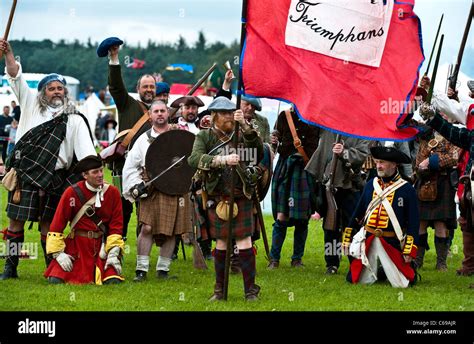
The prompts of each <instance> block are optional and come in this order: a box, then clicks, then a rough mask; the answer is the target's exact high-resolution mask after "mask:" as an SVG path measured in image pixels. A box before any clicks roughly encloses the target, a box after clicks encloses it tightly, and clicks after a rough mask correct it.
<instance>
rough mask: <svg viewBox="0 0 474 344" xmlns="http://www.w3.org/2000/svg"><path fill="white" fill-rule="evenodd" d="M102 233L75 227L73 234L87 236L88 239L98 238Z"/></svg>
mask: <svg viewBox="0 0 474 344" xmlns="http://www.w3.org/2000/svg"><path fill="white" fill-rule="evenodd" d="M103 234H104V233H102V231H86V230H83V229H75V230H74V235H78V236H81V237H85V238H89V239H99V238H100V237H102V235H103Z"/></svg>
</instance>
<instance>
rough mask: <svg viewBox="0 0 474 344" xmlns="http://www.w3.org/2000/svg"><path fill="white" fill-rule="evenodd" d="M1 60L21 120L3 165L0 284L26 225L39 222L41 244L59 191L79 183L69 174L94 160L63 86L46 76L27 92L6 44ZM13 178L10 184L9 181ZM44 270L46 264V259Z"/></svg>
mask: <svg viewBox="0 0 474 344" xmlns="http://www.w3.org/2000/svg"><path fill="white" fill-rule="evenodd" d="M0 51H1V52H3V54H4V56H5V65H6V68H5V74H6V77H7V79H8V82H9V83H10V85H11V87H12V90H13V93H14V94H15V95H16V97H17V98H18V100H19V103H20V106H21V109H22V116H21V118H20V123H19V125H18V130H17V143H16V145H15V148H14V150H13V152H12V154H11V156H10V159H9V161H8V162H7V170H8V171H9V172H8V173H9V174H10V175H9V176H8V173H7V176H6V177H10V178H7V180H10V181H11V180H17V182H16V183H14V182H12V183H11V184H10V186H9V187H8V189H9V191H10V192H9V194H8V205H7V215H8V218H9V220H10V221H9V225H8V229H7V232H6V237H7V249H8V253H7V259H6V263H5V271H4V273H3V274H2V275H0V280H4V279H9V278H17V277H18V274H17V267H18V262H19V254H20V252H21V245H22V243H23V241H24V225H25V222H26V221H32V222H36V221H38V222H39V228H40V230H41V244H42V246H43V251H45V249H46V235H47V233H48V231H49V227H50V224H51V221H52V219H53V216H54V212H55V210H56V207H57V205H58V202H59V199H60V197H61V194H62V193H63V191H64V190H65V188H66V187H67V186H69V185H72V184H74V183H75V182H76V181H78V180H79V179H74V178H78V177H77V176H75V175H73V174H72V173H71V172H70V170H72V169H71V167H73V166H72V165H73V159H74V157H75V158H76V159H77V160H81V159H82V158H84V157H86V156H88V155H96V151H95V148H94V144H93V141H92V135H91V133H90V129H89V127H88V124H87V121H86V119H85V118H84V116H83V115H81V114H80V113H79V112H78V111H77V110H76V109H75V107H74V105H72V103H70V102H69V101H70V100H69V97H68V90H67V88H66V80H65V79H64V77H63V76H61V75H58V74H49V75H47V76H46V77H44V78H43V79H42V80H41V81H40V82H39V83H38V92H37V93H36V92H35V91H34V90H32V89H30V88H29V87H28V84H27V82H26V79H25V78H24V76H23V73H22V68H21V65H20V64H19V63H18V62H17V61H15V56H14V54H13V50H12V48H11V46H10V44H9V43H8V42H7V41H6V40H3V39H0ZM14 173H16V178H14V177H12V176H13V175H14ZM45 260H46V265H48V264H49V262H50V260H49V258H48V257H46V254H45Z"/></svg>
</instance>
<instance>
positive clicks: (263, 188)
mask: <svg viewBox="0 0 474 344" xmlns="http://www.w3.org/2000/svg"><path fill="white" fill-rule="evenodd" d="M273 158H274V154H273V151H272V148H271V146H270V145H269V144H268V143H264V144H263V159H262V160H261V161H260V163H259V164H258V166H259V167H260V168H261V169H262V177H261V178H260V179H259V180H258V184H257V187H258V196H259V198H260V200H261V201H262V200H263V199H264V198H265V196H266V195H267V193H268V190H269V189H270V185H271V181H272V175H273Z"/></svg>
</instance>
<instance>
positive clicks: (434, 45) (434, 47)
mask: <svg viewBox="0 0 474 344" xmlns="http://www.w3.org/2000/svg"><path fill="white" fill-rule="evenodd" d="M443 17H444V13H443V14H442V15H441V19H440V20H439V25H438V31H437V32H436V38H435V41H434V43H433V48H432V49H431V54H430V60H429V62H428V67H427V68H426V71H425V75H424V76H427V75H428V72H429V71H430V65H431V59H432V58H433V53H434V51H435V49H436V43H437V42H438V36H439V31H440V29H441V24H442V23H443Z"/></svg>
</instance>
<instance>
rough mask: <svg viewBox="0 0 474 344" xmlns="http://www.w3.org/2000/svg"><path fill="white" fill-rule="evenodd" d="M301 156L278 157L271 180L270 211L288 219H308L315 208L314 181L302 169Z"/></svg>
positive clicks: (275, 216) (303, 165) (274, 216)
mask: <svg viewBox="0 0 474 344" xmlns="http://www.w3.org/2000/svg"><path fill="white" fill-rule="evenodd" d="M304 167H305V164H304V161H303V158H302V157H301V156H300V155H298V154H292V155H290V156H289V157H288V158H286V159H285V158H281V157H280V158H279V159H278V163H277V165H276V167H275V172H274V174H273V181H272V211H273V218H274V219H275V220H276V218H277V213H283V214H285V215H287V216H288V218H289V220H290V221H291V220H308V219H309V217H310V216H311V214H312V213H313V210H314V209H315V182H314V180H313V177H312V176H311V174H309V173H308V172H306V171H305V170H304Z"/></svg>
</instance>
